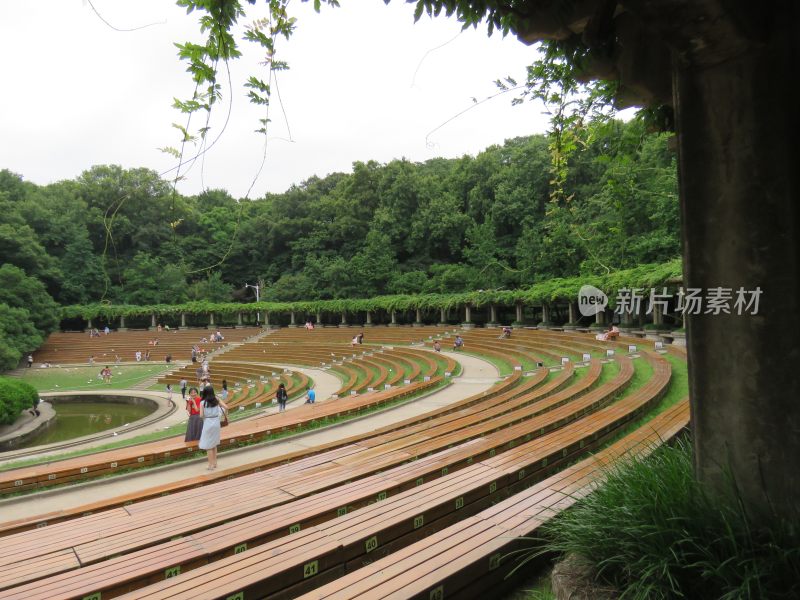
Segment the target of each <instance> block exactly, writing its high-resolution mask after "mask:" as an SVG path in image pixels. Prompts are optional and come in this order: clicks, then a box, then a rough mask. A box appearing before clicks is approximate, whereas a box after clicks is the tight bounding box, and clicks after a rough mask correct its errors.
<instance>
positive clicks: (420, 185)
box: [0, 120, 680, 364]
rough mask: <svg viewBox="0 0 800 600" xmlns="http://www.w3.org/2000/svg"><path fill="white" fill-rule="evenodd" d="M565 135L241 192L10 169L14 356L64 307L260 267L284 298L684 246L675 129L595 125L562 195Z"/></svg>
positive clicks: (480, 282) (0, 247) (619, 263)
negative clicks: (44, 177) (49, 180)
mask: <svg viewBox="0 0 800 600" xmlns="http://www.w3.org/2000/svg"><path fill="white" fill-rule="evenodd" d="M548 143H549V142H548V138H547V137H546V136H530V137H520V138H515V139H511V140H507V141H506V142H505V143H504V144H503V145H502V146H493V147H490V148H488V149H486V150H485V151H483V152H481V153H480V154H478V155H477V156H475V157H471V156H464V157H462V158H459V159H432V160H428V161H426V162H424V163H413V162H409V161H407V160H394V161H392V162H390V163H388V164H378V163H376V162H373V161H370V162H367V163H360V162H359V163H355V164H354V165H353V172H352V173H349V174H344V173H334V174H331V175H328V176H326V177H324V178H319V177H312V178H310V179H308V180H307V181H305V182H303V183H301V184H299V185H296V186H293V187H291V188H290V189H289V190H287V191H286V192H284V193H282V194H267V195H266V196H264V197H263V198H260V199H257V200H252V201H242V202H239V201H237V200H236V199H235V198H232V197H231V196H230V195H229V194H228V193H227V192H225V191H223V190H208V191H206V192H204V193H202V194H200V195H197V196H184V195H181V194H180V193H179V191H175V190H173V188H172V186H171V184H170V183H169V182H168V181H165V180H163V179H161V178H159V177H158V175H157V174H156V173H154V172H153V171H150V170H148V169H131V170H124V169H122V168H120V167H118V166H108V165H104V166H95V167H93V168H91V169H89V170H88V171H86V172H84V173H83V174H81V175H80V176H79V177H78V178H77V179H75V180H70V181H62V182H58V183H54V184H51V185H47V186H37V185H35V184H32V183H30V182H26V181H24V177H23V176H20V175H17V174H14V173H11V172H9V171H0V256H1V257H2V262H3V266H2V268H0V315H1V316H0V336H2V337H4V338H6V340H5V341H4V343H3V344H2V346H3V348H4V350H2V351H3V352H5V353H7V354H8V356H5V355H4V358H3V357H0V362H3V363H4V364H8V363H10V362H11V361H12V360H13V357H14V356H17V355H19V353H20V352H24V351H26V350H30V349H33V348H35V347H36V346H38V344H39V343H40V341H41V337H42V336H43V335H46V333H47V332H49V331H50V330H52V329H53V328H54V327H56V326H57V323H58V317H57V313H56V312H54V307H55V306H56V303H58V304H62V305H65V304H84V303H90V302H96V301H101V300H102V301H110V302H113V303H128V304H174V303H180V302H185V301H191V300H212V301H228V300H251V299H252V291H251V290H246V289H244V288H243V284H244V283H245V282H250V283H255V282H256V281H257V280H258V281H261V282H262V283H263V290H262V300H275V301H290V300H315V299H329V298H349V297H370V296H376V295H380V294H409V293H412V294H413V293H430V292H461V291H469V290H475V289H489V288H506V289H509V288H516V287H521V286H526V285H529V284H532V283H535V282H539V281H544V280H547V279H550V278H553V277H567V276H574V275H588V274H604V273H608V272H613V271H616V270H619V269H624V268H629V267H633V266H636V265H639V264H642V263H655V262H663V261H666V260H669V259H672V258H674V257H676V256H678V255H679V253H680V248H679V209H678V200H677V182H676V166H675V157H674V155H673V153H672V152H671V151H670V150H669V148H668V136H667V135H666V134H655V133H648V132H647V130H646V127H645V125H644V124H643V123H642V122H640V121H638V120H634V121H631V122H628V123H622V122H620V121H603V122H596V123H592V124H591V125H589V127H588V129H587V131H586V134H585V135H584V136H583V138H582V144H581V145H580V147H579V148H578V149H577V151H575V152H574V153H572V155H571V156H570V163H569V171H568V176H567V178H566V181H565V182H564V184H563V191H564V192H565V193H564V194H558V195H553V194H552V189H551V188H552V186H551V175H550V172H551V170H550V164H551V158H550V157H551V151H550V149H549V147H548ZM17 290H19V291H17ZM15 348H16V349H17V350H14V349H15Z"/></svg>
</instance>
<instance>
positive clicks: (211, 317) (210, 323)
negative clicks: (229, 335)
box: [206, 313, 216, 329]
mask: <svg viewBox="0 0 800 600" xmlns="http://www.w3.org/2000/svg"><path fill="white" fill-rule="evenodd" d="M215 327H216V325H215V324H214V313H208V326H207V327H206V329H214V328H215Z"/></svg>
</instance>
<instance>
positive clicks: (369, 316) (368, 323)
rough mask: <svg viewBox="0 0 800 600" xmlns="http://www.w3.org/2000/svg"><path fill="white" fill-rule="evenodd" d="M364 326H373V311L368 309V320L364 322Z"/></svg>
mask: <svg viewBox="0 0 800 600" xmlns="http://www.w3.org/2000/svg"><path fill="white" fill-rule="evenodd" d="M364 327H372V311H371V310H368V311H367V322H366V323H364Z"/></svg>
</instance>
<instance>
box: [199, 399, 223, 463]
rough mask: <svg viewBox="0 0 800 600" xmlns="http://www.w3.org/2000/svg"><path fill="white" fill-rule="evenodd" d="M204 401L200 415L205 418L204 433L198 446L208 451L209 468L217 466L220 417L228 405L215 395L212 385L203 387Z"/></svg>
mask: <svg viewBox="0 0 800 600" xmlns="http://www.w3.org/2000/svg"><path fill="white" fill-rule="evenodd" d="M202 397H203V401H202V402H201V403H200V417H201V418H202V419H203V433H202V434H200V443H199V444H198V447H199V448H200V449H201V450H206V451H207V453H208V470H209V471H211V470H213V469H216V468H217V446H219V434H220V418H221V417H222V415H223V412H227V410H228V407H227V406H226V405H225V403H224V402H222V401H221V400H219V399H218V398H217V397H216V396H215V395H214V388H212V387H211V386H208V387H205V388H203V395H202Z"/></svg>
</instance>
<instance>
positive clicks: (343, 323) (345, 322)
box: [339, 311, 347, 327]
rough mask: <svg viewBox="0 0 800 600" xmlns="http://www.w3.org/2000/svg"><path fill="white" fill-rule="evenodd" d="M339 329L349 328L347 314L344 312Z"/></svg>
mask: <svg viewBox="0 0 800 600" xmlns="http://www.w3.org/2000/svg"><path fill="white" fill-rule="evenodd" d="M339 327H347V313H346V312H345V311H342V321H341V322H340V323H339Z"/></svg>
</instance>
